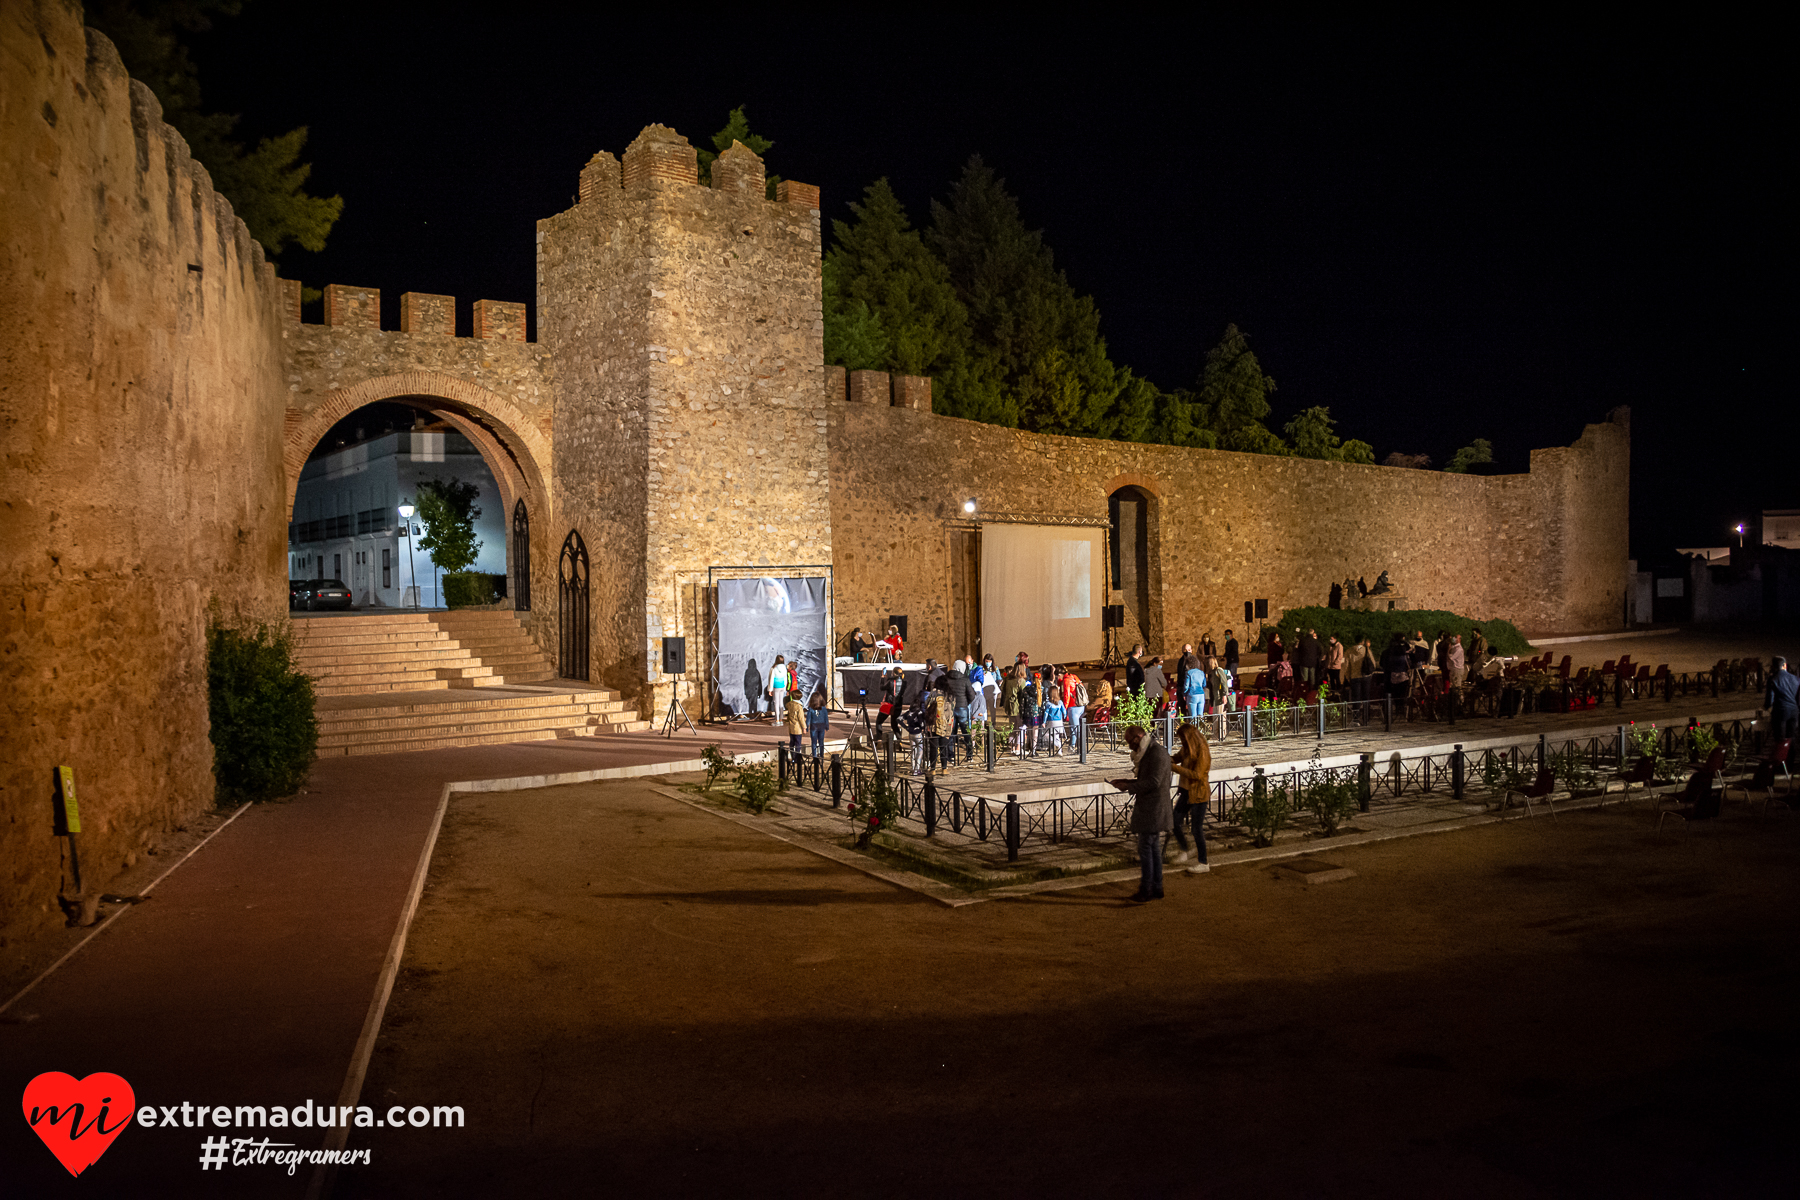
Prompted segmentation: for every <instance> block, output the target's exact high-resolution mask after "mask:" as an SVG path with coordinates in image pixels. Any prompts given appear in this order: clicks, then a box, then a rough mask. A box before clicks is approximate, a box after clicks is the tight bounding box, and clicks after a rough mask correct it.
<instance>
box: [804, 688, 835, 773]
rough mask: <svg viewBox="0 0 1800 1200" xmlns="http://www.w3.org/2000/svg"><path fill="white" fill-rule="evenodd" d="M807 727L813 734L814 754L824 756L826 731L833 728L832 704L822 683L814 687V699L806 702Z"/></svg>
mask: <svg viewBox="0 0 1800 1200" xmlns="http://www.w3.org/2000/svg"><path fill="white" fill-rule="evenodd" d="M806 728H807V731H808V732H809V733H811V734H812V756H813V757H814V758H824V757H825V731H826V730H828V729H830V728H831V705H830V703H829V702H828V701H827V700H826V699H825V688H824V687H823V686H822V685H821V686H820V687H817V688H815V689H813V694H812V699H811V700H809V701H807V703H806Z"/></svg>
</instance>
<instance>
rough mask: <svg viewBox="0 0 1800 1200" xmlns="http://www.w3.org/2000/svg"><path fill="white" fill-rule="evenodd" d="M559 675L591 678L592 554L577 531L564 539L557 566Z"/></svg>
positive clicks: (557, 665)
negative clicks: (590, 595)
mask: <svg viewBox="0 0 1800 1200" xmlns="http://www.w3.org/2000/svg"><path fill="white" fill-rule="evenodd" d="M556 626H557V638H556V645H557V654H556V673H557V674H558V675H559V676H561V677H562V678H564V679H586V678H587V677H588V630H589V624H588V552H587V543H586V542H584V541H582V540H581V535H580V534H579V533H577V532H575V531H574V530H573V529H571V530H569V536H568V537H566V538H564V539H563V544H562V553H561V554H560V555H559V556H558V557H557V563H556Z"/></svg>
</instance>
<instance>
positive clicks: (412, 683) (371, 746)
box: [293, 609, 650, 755]
mask: <svg viewBox="0 0 1800 1200" xmlns="http://www.w3.org/2000/svg"><path fill="white" fill-rule="evenodd" d="M293 627H294V658H295V661H296V663H297V665H298V666H299V667H300V669H301V670H303V671H305V672H306V673H307V674H309V675H311V676H312V677H313V680H314V685H313V686H314V692H315V694H316V695H317V696H318V697H319V704H318V718H319V753H320V754H321V755H348V754H391V753H394V752H396V751H403V750H436V749H443V748H446V747H451V746H483V745H493V744H497V743H504V742H526V741H543V740H548V739H551V738H559V737H578V736H583V735H588V734H595V733H629V732H636V731H639V730H644V729H648V728H649V727H650V723H649V722H648V721H643V720H639V719H638V715H637V713H635V712H632V711H630V710H629V709H628V708H627V707H626V704H625V701H624V699H623V698H622V697H621V696H620V695H619V693H618V692H615V691H612V690H610V689H606V688H595V687H593V686H591V685H590V684H587V683H585V682H581V681H578V680H567V679H557V678H556V668H555V667H554V666H553V665H552V664H551V662H550V660H549V659H548V658H547V657H546V656H545V655H544V654H543V652H542V651H540V650H539V649H538V648H537V645H536V643H534V642H533V641H532V640H531V636H530V635H529V634H528V633H526V632H525V629H524V627H523V626H522V625H521V624H520V623H519V620H518V618H517V616H516V615H515V614H513V613H512V612H508V611H492V610H485V609H483V610H473V611H459V612H434V613H392V614H383V615H373V614H358V615H354V616H343V617H338V616H332V617H308V618H301V619H296V620H295V621H294V622H293Z"/></svg>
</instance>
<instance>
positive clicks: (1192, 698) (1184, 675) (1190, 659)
mask: <svg viewBox="0 0 1800 1200" xmlns="http://www.w3.org/2000/svg"><path fill="white" fill-rule="evenodd" d="M1181 705H1182V708H1181V712H1182V715H1183V716H1185V717H1187V718H1188V719H1189V720H1192V721H1198V720H1199V719H1200V718H1201V717H1203V716H1205V715H1206V668H1205V667H1203V666H1201V665H1200V657H1199V656H1198V655H1195V654H1184V655H1182V656H1181Z"/></svg>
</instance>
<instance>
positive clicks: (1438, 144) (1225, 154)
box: [193, 0, 1800, 556]
mask: <svg viewBox="0 0 1800 1200" xmlns="http://www.w3.org/2000/svg"><path fill="white" fill-rule="evenodd" d="M608 7H609V10H610V11H608V12H607V15H604V16H601V15H595V14H594V13H593V11H592V10H586V11H582V12H579V13H569V14H564V15H562V16H555V15H549V16H546V15H544V13H545V10H543V9H540V8H538V7H536V6H524V7H521V8H520V9H519V10H517V14H518V15H517V16H516V18H514V19H511V20H510V21H508V20H505V19H504V18H501V17H497V16H495V15H494V14H497V13H500V12H502V11H503V10H491V9H490V10H482V11H484V12H485V13H486V14H488V15H486V16H485V17H484V18H483V19H482V20H481V21H479V22H469V21H461V20H450V19H438V18H434V17H432V16H431V15H429V14H430V10H429V9H420V8H414V7H411V6H407V7H405V8H399V7H395V8H393V9H390V8H389V7H388V6H373V5H367V4H361V5H335V4H329V3H314V4H308V5H304V6H298V5H285V4H278V3H274V2H273V0H261V2H260V3H258V2H255V0H253V2H252V3H250V4H248V5H246V9H245V12H244V14H243V15H242V16H241V17H238V18H235V19H227V20H225V21H223V22H221V23H220V25H219V26H218V27H217V28H216V29H215V30H214V31H213V32H211V33H208V34H204V35H200V36H198V37H196V38H194V39H193V47H194V53H195V58H196V60H197V61H198V63H199V67H200V73H201V81H202V85H203V87H204V89H205V100H206V104H207V107H208V108H210V109H214V110H222V111H229V112H240V113H242V114H243V115H244V124H243V127H242V132H243V133H245V134H246V135H250V136H261V135H266V134H270V133H277V132H281V131H283V130H286V129H288V128H290V127H292V126H294V125H299V124H306V125H309V126H310V127H311V129H312V140H311V142H310V144H309V146H308V148H307V152H306V153H307V157H308V158H309V159H310V160H311V161H312V162H313V164H314V174H313V181H312V184H311V190H313V191H314V192H315V193H319V194H326V195H329V194H332V193H341V194H342V195H343V196H344V198H345V201H346V203H345V211H344V217H343V219H342V220H341V221H340V222H339V224H338V226H337V228H336V230H335V231H334V232H333V234H332V236H331V241H330V245H329V247H328V248H327V249H326V251H325V252H324V253H322V254H317V255H313V254H308V253H306V252H304V251H300V250H298V249H290V250H288V251H287V252H286V253H285V254H284V255H283V256H282V273H283V274H284V275H286V276H288V277H290V278H300V279H302V280H304V281H305V282H306V283H307V284H308V285H310V286H313V287H319V286H323V285H324V284H327V283H345V284H354V285H360V286H371V287H378V288H381V289H382V292H383V306H384V322H383V323H384V325H385V326H387V327H390V328H398V325H399V303H400V299H399V298H400V294H401V293H402V292H405V291H422V292H440V293H449V294H453V295H455V296H456V297H457V298H458V300H459V323H460V326H461V332H464V333H466V332H467V331H468V324H469V306H470V304H471V303H472V302H473V301H474V300H476V299H480V298H483V297H487V298H492V299H497V300H524V301H534V300H535V288H534V279H533V233H534V222H535V221H536V220H537V219H538V218H540V217H544V216H548V215H550V214H552V213H554V212H558V211H560V210H562V209H564V208H566V207H568V206H569V204H570V202H571V200H572V197H573V195H574V192H575V188H576V176H577V173H578V172H579V170H580V169H581V166H582V165H583V164H584V163H585V162H586V161H587V159H588V158H589V156H590V155H592V154H593V153H594V152H595V151H596V150H601V149H605V150H610V151H611V152H613V153H614V154H615V155H618V154H622V153H623V151H624V149H625V147H626V145H627V144H628V143H629V142H630V141H631V140H632V138H633V137H635V136H636V134H637V132H638V131H639V130H640V129H641V128H642V127H643V126H644V125H646V124H648V123H650V122H652V121H659V122H662V123H664V124H667V125H670V126H672V127H674V128H675V129H677V130H679V131H680V132H682V133H684V134H686V135H687V137H688V138H689V140H690V141H692V142H694V143H696V144H698V145H708V144H709V142H708V141H707V139H708V138H709V137H710V135H711V134H712V133H713V131H715V130H717V129H718V128H719V127H720V126H721V125H723V124H724V122H725V117H726V114H727V111H728V110H729V109H730V108H731V107H732V106H734V105H737V104H745V105H747V106H748V109H749V116H750V122H751V128H752V129H753V130H754V131H756V132H757V133H760V134H761V135H763V136H765V137H769V138H772V139H773V140H774V141H775V143H776V145H775V147H774V149H773V150H772V151H770V153H769V155H768V162H769V169H770V170H771V171H774V172H778V173H780V174H781V175H783V176H784V177H787V178H791V179H798V180H802V181H805V182H808V183H816V184H818V185H820V186H821V187H822V188H823V189H824V205H825V217H826V219H827V223H828V224H829V222H830V220H832V219H834V218H839V219H842V218H847V217H848V215H849V213H848V210H847V208H846V207H845V206H846V203H847V202H848V201H850V200H852V199H856V198H858V197H860V195H861V193H862V189H863V188H864V187H865V186H866V185H867V184H869V183H870V182H871V181H872V180H874V179H875V178H877V177H879V176H882V175H885V176H887V177H888V178H889V180H890V181H891V182H892V183H893V184H894V187H895V190H896V191H897V192H898V193H899V195H900V197H901V199H902V200H903V201H904V202H905V203H906V205H907V207H908V210H909V211H910V212H911V214H912V216H913V220H914V223H915V224H919V225H922V224H925V223H927V222H928V221H929V202H930V200H931V198H932V197H934V196H936V197H941V196H943V195H944V194H945V192H946V191H947V188H948V185H949V183H950V182H951V180H952V179H954V177H955V176H956V175H957V174H958V173H959V172H960V170H961V168H962V165H963V163H964V161H965V160H966V159H967V158H968V156H969V155H970V154H971V153H980V154H981V155H982V156H983V157H984V158H985V159H986V160H987V161H988V162H989V163H990V164H991V165H993V166H994V167H995V168H996V169H997V170H998V171H999V172H1000V173H1001V174H1002V175H1003V176H1004V177H1005V178H1006V180H1007V183H1008V185H1009V188H1010V190H1011V191H1012V192H1013V193H1014V194H1015V195H1017V196H1018V197H1019V198H1020V200H1021V203H1022V206H1023V210H1024V213H1025V217H1026V220H1027V221H1028V222H1029V223H1030V224H1031V225H1033V226H1035V227H1041V228H1043V229H1044V230H1045V232H1046V239H1047V241H1048V243H1049V245H1050V246H1051V247H1052V248H1053V249H1054V250H1055V252H1056V256H1057V262H1058V264H1059V265H1060V266H1062V267H1063V268H1064V269H1065V270H1067V272H1068V274H1069V277H1070V279H1071V281H1072V282H1073V283H1074V285H1075V287H1076V288H1077V289H1078V290H1080V291H1082V292H1085V293H1090V294H1092V295H1093V296H1094V297H1095V299H1096V301H1097V302H1098V304H1099V307H1100V312H1101V315H1102V331H1103V332H1104V334H1105V335H1106V337H1107V339H1108V343H1109V348H1110V351H1111V353H1112V356H1113V358H1114V360H1115V361H1116V362H1119V363H1123V364H1126V365H1129V366H1131V367H1132V368H1134V369H1135V370H1136V371H1138V372H1139V373H1141V374H1143V375H1146V376H1148V377H1149V378H1151V379H1152V380H1154V381H1155V382H1156V383H1158V384H1159V385H1161V386H1163V387H1165V388H1173V387H1178V386H1185V385H1191V384H1192V383H1193V382H1194V380H1195V378H1196V376H1197V375H1198V372H1199V369H1200V364H1201V361H1202V358H1203V356H1204V354H1205V352H1206V349H1207V348H1208V347H1209V346H1211V345H1212V344H1213V343H1214V342H1215V341H1217V339H1218V336H1219V334H1220V332H1221V331H1222V330H1223V328H1224V326H1225V324H1226V323H1227V322H1230V321H1235V322H1237V323H1238V325H1239V326H1241V327H1242V328H1243V329H1244V330H1245V331H1246V332H1248V333H1249V334H1250V337H1251V347H1252V349H1254V350H1255V351H1256V352H1257V355H1258V357H1259V358H1260V359H1261V360H1262V363H1263V366H1264V368H1265V370H1267V371H1268V372H1269V373H1270V374H1271V375H1273V376H1274V377H1275V379H1276V381H1277V383H1278V384H1279V390H1278V391H1277V393H1276V394H1275V396H1274V403H1275V408H1276V411H1275V413H1274V414H1273V417H1272V419H1271V421H1270V424H1271V425H1272V426H1274V427H1275V428H1277V429H1279V427H1280V425H1281V424H1282V423H1283V422H1285V421H1286V420H1287V419H1288V418H1289V417H1290V416H1292V414H1293V413H1294V412H1295V411H1297V410H1298V409H1300V408H1304V407H1306V406H1309V405H1314V404H1324V405H1329V406H1330V408H1331V411H1332V414H1333V416H1334V417H1335V418H1337V421H1338V430H1339V432H1340V434H1342V435H1344V436H1347V437H1360V438H1363V439H1364V440H1366V441H1369V442H1371V443H1373V444H1374V446H1375V452H1376V456H1377V458H1381V457H1385V456H1386V455H1387V454H1388V452H1389V451H1392V450H1403V451H1407V452H1413V453H1418V452H1423V453H1428V454H1430V455H1431V456H1432V457H1433V459H1434V460H1435V461H1436V462H1438V463H1440V464H1441V463H1443V462H1445V461H1447V460H1448V459H1449V457H1450V455H1451V453H1452V452H1453V451H1454V450H1455V449H1456V448H1457V447H1458V446H1461V445H1463V444H1465V443H1466V442H1468V441H1469V440H1470V439H1472V438H1475V437H1487V438H1489V439H1491V440H1492V441H1493V442H1494V444H1495V447H1496V453H1497V456H1498V458H1499V466H1500V468H1501V469H1504V470H1521V471H1522V470H1525V469H1526V467H1527V465H1528V459H1527V455H1528V453H1529V451H1530V450H1531V448H1533V447H1539V446H1553V445H1561V444H1566V443H1568V442H1571V441H1573V440H1574V439H1575V438H1576V437H1577V436H1579V435H1580V432H1581V427H1582V425H1584V424H1586V423H1589V422H1595V421H1600V420H1603V419H1604V417H1605V415H1606V413H1607V412H1608V410H1610V409H1611V408H1613V407H1614V406H1616V405H1620V404H1628V405H1630V406H1631V408H1632V414H1633V416H1632V434H1633V480H1632V542H1633V552H1634V553H1635V554H1638V555H1639V556H1658V555H1661V554H1663V553H1665V552H1666V551H1667V550H1668V549H1669V548H1671V547H1673V546H1675V545H1678V544H1679V545H1690V544H1692V545H1720V544H1724V542H1725V531H1726V529H1727V527H1728V526H1730V525H1731V524H1732V523H1734V522H1736V521H1739V520H1744V519H1747V518H1753V517H1754V516H1755V514H1756V513H1757V512H1759V511H1760V510H1761V509H1762V508H1764V507H1769V508H1792V507H1800V486H1796V482H1795V475H1794V469H1793V466H1792V463H1793V462H1794V461H1795V459H1794V452H1795V449H1796V447H1797V446H1800V440H1797V435H1800V417H1797V416H1796V413H1795V406H1794V404H1793V403H1792V398H1791V397H1792V387H1791V384H1790V382H1789V379H1788V376H1787V374H1786V371H1785V369H1784V368H1785V359H1786V357H1787V351H1788V350H1789V349H1790V346H1791V343H1792V330H1793V328H1794V321H1795V311H1794V310H1795V304H1794V300H1793V295H1794V279H1793V277H1794V266H1795V257H1796V256H1795V253H1794V233H1793V229H1794V212H1795V205H1794V199H1795V197H1794V187H1793V182H1792V180H1793V176H1794V172H1793V167H1792V159H1793V155H1794V132H1793V117H1794V113H1795V111H1796V108H1795V97H1794V85H1793V79H1794V72H1793V71H1792V69H1791V67H1790V66H1789V64H1787V63H1786V62H1784V61H1782V60H1781V57H1780V54H1781V45H1782V44H1784V43H1785V42H1786V41H1787V40H1788V39H1787V37H1786V35H1781V34H1779V33H1778V31H1777V30H1776V29H1774V28H1763V27H1758V26H1757V25H1754V24H1750V23H1737V24H1732V23H1727V22H1726V21H1721V20H1720V19H1719V18H1718V17H1717V16H1716V15H1715V14H1713V13H1711V12H1707V13H1705V14H1700V16H1701V17H1703V18H1704V19H1703V20H1696V19H1695V17H1694V15H1692V14H1690V17H1689V18H1688V19H1686V20H1684V22H1683V23H1682V24H1680V25H1673V24H1671V25H1669V26H1667V27H1665V28H1654V29H1652V28H1630V29H1625V28H1615V27H1595V28H1584V29H1571V28H1566V27H1562V26H1554V25H1549V24H1546V23H1544V22H1543V21H1542V20H1541V19H1540V20H1536V21H1533V22H1530V23H1527V22H1526V21H1524V20H1523V19H1520V20H1518V21H1515V22H1513V23H1509V24H1496V25H1489V26H1481V25H1449V24H1444V23H1441V22H1437V21H1433V22H1429V23H1420V22H1415V21H1407V22H1395V23H1391V24H1383V25H1375V24H1370V23H1367V22H1364V23H1358V24H1353V25H1352V24H1344V25H1330V26H1328V25H1321V24H1318V23H1316V22H1307V23H1270V24H1262V25H1245V24H1241V23H1233V21H1227V20H1217V21H1215V20H1213V19H1212V18H1210V17H1200V18H1196V19H1194V20H1192V21H1191V22H1190V23H1187V24H1184V25H1182V26H1180V27H1177V26H1174V25H1170V24H1168V23H1154V22H1150V21H1146V20H1141V19H1140V20H1132V21H1120V22H1116V23H1111V24H1095V23H1093V19H1092V18H1090V17H1083V18H1080V19H1079V20H1077V19H1074V18H1070V17H1060V18H1053V19H1051V20H1050V21H1045V20H1042V19H1032V20H1030V21H1026V20H1022V19H1020V20H1009V21H1000V20H996V21H984V20H976V19H971V18H968V17H964V16H960V15H958V16H955V17H946V16H929V15H928V16H926V17H925V18H924V19H920V20H916V21H903V20H894V21H892V22H890V23H886V24H879V25H875V24H871V25H858V24H855V23H853V22H851V21H849V20H848V19H845V20H839V19H836V18H834V17H832V16H831V15H830V14H828V13H827V12H825V11H824V10H820V12H819V17H820V19H819V20H817V21H814V22H811V23H806V24H800V23H795V24H790V25H782V24H777V23H774V22H773V21H772V20H770V19H766V18H765V16H764V13H766V12H768V11H771V10H761V11H758V12H755V13H754V14H752V13H751V11H750V10H728V11H731V12H735V13H736V14H737V15H736V16H732V17H726V18H717V17H714V18H707V17H701V18H697V19H689V18H687V17H686V16H684V15H683V14H681V13H679V12H677V11H676V10H669V9H658V10H656V11H657V13H658V16H659V18H660V19H658V20H655V21H646V22H642V23H629V22H623V21H621V20H619V19H618V18H617V17H616V16H614V15H612V14H613V13H616V12H617V11H619V10H618V8H617V7H616V6H608ZM893 11H894V12H896V13H901V12H904V11H905V10H893ZM1234 20H1235V19H1234ZM1636 20H1638V21H1639V22H1640V23H1641V21H1642V18H1637V19H1636ZM1778 209H1779V216H1778ZM309 319H317V318H316V317H310V318H309Z"/></svg>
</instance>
